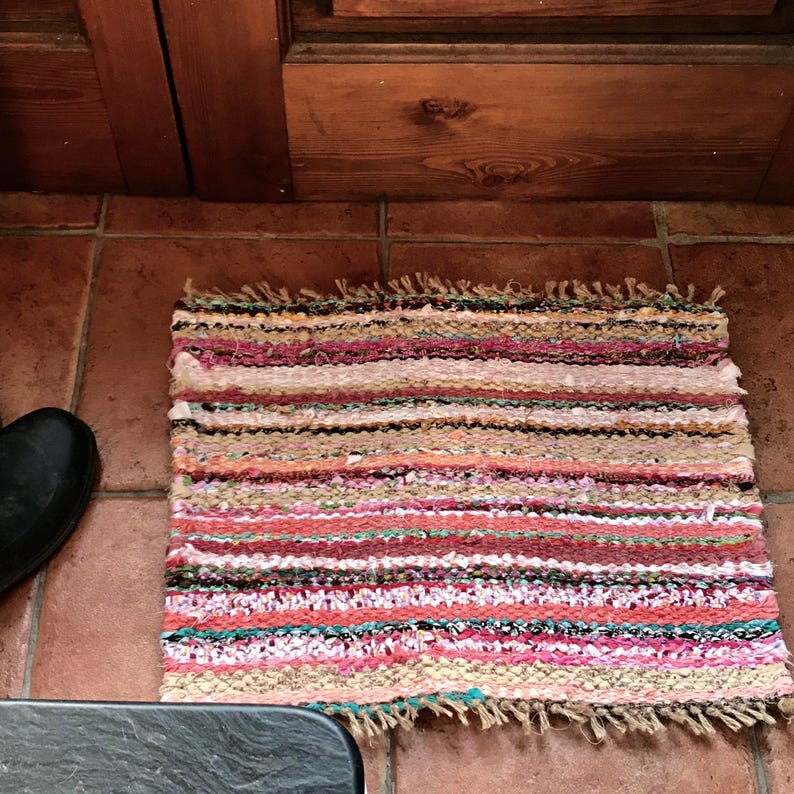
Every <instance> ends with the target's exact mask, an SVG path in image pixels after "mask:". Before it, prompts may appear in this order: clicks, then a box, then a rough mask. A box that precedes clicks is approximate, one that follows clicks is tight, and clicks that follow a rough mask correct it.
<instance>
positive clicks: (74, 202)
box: [0, 193, 100, 229]
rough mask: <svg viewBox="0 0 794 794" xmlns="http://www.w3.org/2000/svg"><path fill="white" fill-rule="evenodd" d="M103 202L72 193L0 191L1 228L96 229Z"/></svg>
mask: <svg viewBox="0 0 794 794" xmlns="http://www.w3.org/2000/svg"><path fill="white" fill-rule="evenodd" d="M99 202H100V198H99V196H77V195H71V194H68V193H0V228H4V229H8V228H13V229H21V228H40V229H83V228H92V227H94V226H96V223H97V216H98V214H99Z"/></svg>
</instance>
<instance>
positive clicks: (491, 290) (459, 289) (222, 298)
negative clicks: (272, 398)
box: [183, 273, 725, 309]
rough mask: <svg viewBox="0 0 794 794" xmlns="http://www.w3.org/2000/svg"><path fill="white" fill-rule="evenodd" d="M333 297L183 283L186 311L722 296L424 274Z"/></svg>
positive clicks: (672, 288) (341, 283)
mask: <svg viewBox="0 0 794 794" xmlns="http://www.w3.org/2000/svg"><path fill="white" fill-rule="evenodd" d="M336 289H337V291H336V293H320V292H316V291H314V290H311V289H306V288H304V289H301V290H298V291H297V292H290V291H289V290H288V289H287V288H286V287H279V288H275V287H273V286H271V285H270V284H269V283H268V282H267V281H260V282H258V283H255V284H246V285H245V286H243V287H242V288H241V289H240V290H239V291H237V292H225V291H223V290H220V289H217V288H216V289H212V290H209V291H206V292H201V291H197V290H195V289H194V287H193V282H192V280H191V279H188V280H187V282H186V283H185V297H184V299H183V302H184V303H185V304H186V305H195V304H201V303H203V302H226V303H243V304H246V305H250V304H260V303H261V304H267V305H277V306H283V305H293V304H310V303H320V302H326V301H334V300H340V299H341V300H348V301H352V300H362V299H379V300H382V299H388V298H396V297H407V296H412V297H419V296H444V297H454V298H486V299H487V298H503V297H505V296H507V297H511V298H515V299H517V300H546V301H550V302H555V303H557V302H570V303H580V304H586V303H603V302H605V301H606V302H609V303H616V302H617V303H627V304H631V305H636V304H641V305H653V304H657V303H659V302H667V303H669V302H671V301H672V302H674V303H677V304H682V305H684V306H692V307H700V308H703V307H705V308H708V309H715V308H716V307H717V302H718V301H719V300H720V298H722V297H723V296H724V295H725V290H724V289H722V287H719V286H718V287H715V288H714V289H713V290H712V291H711V293H710V294H709V297H708V299H707V300H706V301H705V302H703V303H698V302H697V301H696V300H695V297H696V288H695V287H694V285H692V284H690V285H689V286H688V287H687V291H686V294H684V293H682V292H681V290H680V289H679V288H678V287H677V286H676V285H675V284H668V285H667V286H666V287H665V289H664V291H663V292H660V291H659V290H656V289H654V288H652V287H649V286H648V285H647V284H643V283H642V282H638V281H637V279H635V278H626V279H624V281H623V283H622V284H602V283H601V282H600V281H593V282H591V283H589V284H588V283H585V282H582V281H577V280H576V279H573V280H572V281H547V282H545V284H544V285H543V286H542V287H541V288H539V289H537V290H536V289H534V288H533V287H532V285H528V286H523V285H521V284H520V283H519V282H517V281H509V282H507V283H506V284H504V285H503V286H499V285H497V284H475V283H473V282H471V281H468V280H465V279H461V280H459V281H454V282H453V281H451V280H449V279H443V278H439V277H438V276H433V275H430V274H428V273H416V274H415V275H414V276H413V277H411V276H401V277H400V278H398V279H392V280H391V281H389V282H387V284H386V286H385V287H383V286H381V284H380V283H378V282H377V281H375V282H373V283H371V284H352V283H350V282H349V281H348V280H347V279H337V281H336Z"/></svg>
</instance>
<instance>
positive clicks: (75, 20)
mask: <svg viewBox="0 0 794 794" xmlns="http://www.w3.org/2000/svg"><path fill="white" fill-rule="evenodd" d="M0 146H1V147H2V151H3V154H2V157H0V189H4V190H9V189H36V190H62V191H119V192H131V193H157V194H169V193H184V192H186V191H187V189H188V184H187V176H186V170H185V163H184V159H183V154H182V148H181V144H180V139H179V134H178V129H177V124H176V119H175V113H174V106H173V102H172V97H171V92H170V89H169V85H168V78H167V73H166V67H165V59H164V55H163V51H162V48H161V44H160V35H159V30H158V21H157V17H156V14H155V6H154V4H153V3H151V2H149V1H148V0H113V2H112V3H111V2H107V1H106V0H37V1H36V2H30V1H28V2H24V1H23V0H0Z"/></svg>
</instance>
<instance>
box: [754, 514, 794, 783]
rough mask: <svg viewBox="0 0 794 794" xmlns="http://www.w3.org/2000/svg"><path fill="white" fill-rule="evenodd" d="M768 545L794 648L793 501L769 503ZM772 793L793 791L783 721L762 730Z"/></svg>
mask: <svg viewBox="0 0 794 794" xmlns="http://www.w3.org/2000/svg"><path fill="white" fill-rule="evenodd" d="M764 515H765V517H766V523H767V532H766V538H767V547H768V550H769V557H770V559H771V560H772V562H773V564H774V566H775V568H774V570H775V579H774V584H775V590H776V591H777V597H778V603H779V604H780V625H781V628H782V629H783V636H784V638H785V640H786V645H787V646H788V648H789V650H794V504H785V505H777V504H772V505H767V506H766V508H765V511H764ZM758 735H759V746H760V748H761V755H762V757H763V761H764V768H765V771H766V779H767V784H768V792H769V794H788V792H790V791H794V732H792V731H791V729H790V728H789V729H787V728H786V726H785V725H784V724H781V725H777V726H775V727H770V728H764V729H763V730H759V732H758Z"/></svg>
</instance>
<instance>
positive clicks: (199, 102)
mask: <svg viewBox="0 0 794 794" xmlns="http://www.w3.org/2000/svg"><path fill="white" fill-rule="evenodd" d="M162 13H163V23H164V25H165V31H166V37H167V40H168V49H169V54H170V57H171V64H172V67H173V74H174V81H175V84H176V90H177V97H178V100H179V105H180V108H181V113H182V120H183V123H184V128H185V134H186V136H187V144H188V154H189V158H190V163H191V167H192V170H193V178H194V185H195V190H196V193H198V195H199V196H201V197H202V198H213V199H232V200H238V201H245V200H250V201H280V200H285V199H289V198H291V190H290V168H289V150H288V145H287V131H286V123H285V119H284V97H283V91H282V85H281V69H280V64H281V58H280V44H279V32H280V31H279V19H278V13H277V4H276V0H264V2H263V0H235V2H234V3H228V2H223V0H204V2H195V0H169V1H168V2H166V3H163V4H162Z"/></svg>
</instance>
